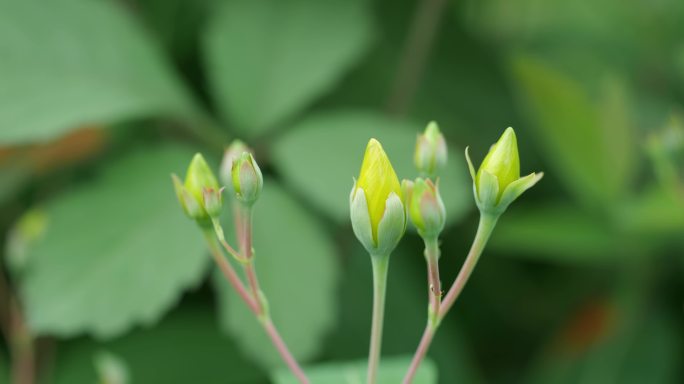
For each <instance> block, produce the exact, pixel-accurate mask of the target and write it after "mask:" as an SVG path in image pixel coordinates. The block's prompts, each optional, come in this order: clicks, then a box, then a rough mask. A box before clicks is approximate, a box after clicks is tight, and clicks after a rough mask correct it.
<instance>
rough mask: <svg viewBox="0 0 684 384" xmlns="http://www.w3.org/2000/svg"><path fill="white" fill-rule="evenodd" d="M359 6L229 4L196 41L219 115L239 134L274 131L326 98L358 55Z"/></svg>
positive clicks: (366, 18)
mask: <svg viewBox="0 0 684 384" xmlns="http://www.w3.org/2000/svg"><path fill="white" fill-rule="evenodd" d="M371 27H372V25H371V18H370V14H369V11H368V3H367V2H366V1H364V0H334V1H325V2H319V1H306V0H258V1H253V0H231V1H228V2H226V3H225V4H223V6H222V7H221V8H219V9H218V10H217V11H216V15H215V18H214V20H213V22H211V23H210V25H209V27H208V29H207V31H206V34H205V39H204V48H205V60H206V63H207V66H208V73H209V78H210V80H211V81H210V84H211V85H212V86H213V94H214V96H215V100H216V103H217V105H218V108H219V111H220V112H221V113H222V114H223V116H224V117H225V118H226V120H228V121H231V122H232V123H233V124H234V127H235V129H236V130H239V131H240V132H241V133H242V134H244V135H250V136H257V135H260V134H263V133H265V132H266V131H267V130H269V129H273V128H276V127H277V126H278V125H280V124H282V123H283V122H284V121H285V120H287V119H289V118H291V117H293V116H294V115H295V114H297V113H299V112H301V111H302V110H303V109H304V108H306V107H307V106H308V105H310V104H311V102H312V101H314V100H315V99H316V98H317V97H318V96H320V95H322V94H323V93H325V92H328V91H329V90H330V89H331V88H332V87H333V86H334V85H335V83H336V82H337V81H339V79H340V77H341V76H342V75H343V74H344V72H345V71H346V70H347V68H349V67H350V66H351V65H352V64H353V63H354V62H355V61H356V60H357V59H358V58H359V57H360V55H361V54H362V53H363V52H364V51H365V49H366V48H367V47H368V45H369V43H370V40H371V31H372V28H371Z"/></svg>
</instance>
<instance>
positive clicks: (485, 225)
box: [402, 213, 499, 384]
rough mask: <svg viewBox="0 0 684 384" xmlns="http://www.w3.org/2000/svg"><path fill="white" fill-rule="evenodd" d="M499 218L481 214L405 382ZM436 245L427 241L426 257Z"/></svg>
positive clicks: (478, 257) (419, 360) (427, 345)
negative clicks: (459, 266)
mask: <svg viewBox="0 0 684 384" xmlns="http://www.w3.org/2000/svg"><path fill="white" fill-rule="evenodd" d="M498 219H499V216H498V215H493V214H488V213H482V214H481V215H480V224H479V225H478V227H477V233H476V234H475V239H474V240H473V244H472V246H471V247H470V252H468V256H467V257H466V260H465V262H464V263H463V266H462V267H461V270H460V271H459V272H458V276H456V280H455V281H454V284H453V285H452V286H451V288H449V292H448V293H447V294H446V296H445V297H444V300H442V302H441V305H440V307H439V311H437V312H436V313H433V314H431V315H432V316H431V317H433V318H434V319H435V320H433V321H428V324H427V326H426V327H425V331H424V332H423V337H422V338H421V340H420V344H419V345H418V349H417V350H416V353H415V355H414V356H413V360H411V365H410V366H409V369H408V371H407V372H406V376H404V380H403V381H402V383H403V384H410V383H411V382H412V381H413V378H414V377H415V375H416V373H417V372H418V367H420V363H421V362H422V361H423V359H424V358H425V355H426V354H427V351H428V349H429V348H430V344H431V343H432V339H433V338H434V336H435V332H436V331H437V327H439V324H440V323H441V321H442V319H444V316H446V314H447V313H448V312H449V309H451V307H452V306H453V305H454V302H455V301H456V299H457V298H458V296H459V295H460V294H461V292H462V291H463V287H465V284H466V283H467V282H468V279H469V278H470V275H471V274H472V273H473V270H474V269H475V265H477V261H478V260H479V259H480V255H482V251H483V250H484V248H485V245H487V240H489V236H490V235H491V234H492V231H493V230H494V226H496V222H497V220H498ZM435 243H436V240H435ZM434 246H435V244H428V242H427V241H426V244H425V247H426V249H425V254H426V257H428V255H429V252H431V251H429V250H428V249H429V248H430V247H434ZM437 252H439V248H437ZM437 255H439V254H437ZM437 257H438V256H437ZM429 263H430V261H429V257H428V264H429ZM435 264H436V263H435Z"/></svg>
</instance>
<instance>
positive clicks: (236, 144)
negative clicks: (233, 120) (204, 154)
mask: <svg viewBox="0 0 684 384" xmlns="http://www.w3.org/2000/svg"><path fill="white" fill-rule="evenodd" d="M244 152H249V153H252V150H251V149H250V148H249V147H248V146H247V145H246V144H245V143H243V142H242V141H240V140H233V142H232V143H230V145H229V146H228V148H226V150H225V151H224V152H223V160H221V168H220V170H219V178H220V179H221V183H222V184H223V185H230V184H232V182H233V176H232V171H233V161H235V160H236V159H237V158H238V157H240V155H242V154H243V153H244Z"/></svg>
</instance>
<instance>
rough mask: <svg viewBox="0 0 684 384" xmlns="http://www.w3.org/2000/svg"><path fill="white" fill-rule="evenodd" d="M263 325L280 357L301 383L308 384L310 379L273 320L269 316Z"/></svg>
mask: <svg viewBox="0 0 684 384" xmlns="http://www.w3.org/2000/svg"><path fill="white" fill-rule="evenodd" d="M261 324H262V325H263V326H264V329H265V330H266V333H267V334H268V336H269V337H270V338H271V341H272V342H273V345H275V347H276V349H277V350H278V352H279V353H280V356H282V358H283V360H285V363H286V364H287V366H288V367H289V368H290V370H291V371H292V373H293V374H294V375H295V376H296V377H297V379H298V380H299V382H300V383H302V384H308V383H309V379H308V378H307V377H306V374H305V373H304V371H303V370H302V368H301V367H300V366H299V364H298V363H297V360H295V358H294V357H293V356H292V353H290V350H289V349H287V345H285V341H283V338H282V337H281V336H280V334H279V333H278V330H277V329H276V327H275V325H274V324H273V321H272V320H271V318H270V317H269V316H267V317H266V318H264V319H263V321H262V322H261Z"/></svg>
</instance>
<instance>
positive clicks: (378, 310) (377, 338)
mask: <svg viewBox="0 0 684 384" xmlns="http://www.w3.org/2000/svg"><path fill="white" fill-rule="evenodd" d="M371 262H372V265H373V319H372V321H371V336H370V348H369V352H368V375H367V378H366V382H367V383H368V384H375V382H376V380H377V375H378V365H379V364H380V354H381V349H382V330H383V323H384V318H385V296H386V293H387V270H388V268H389V255H371Z"/></svg>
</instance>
